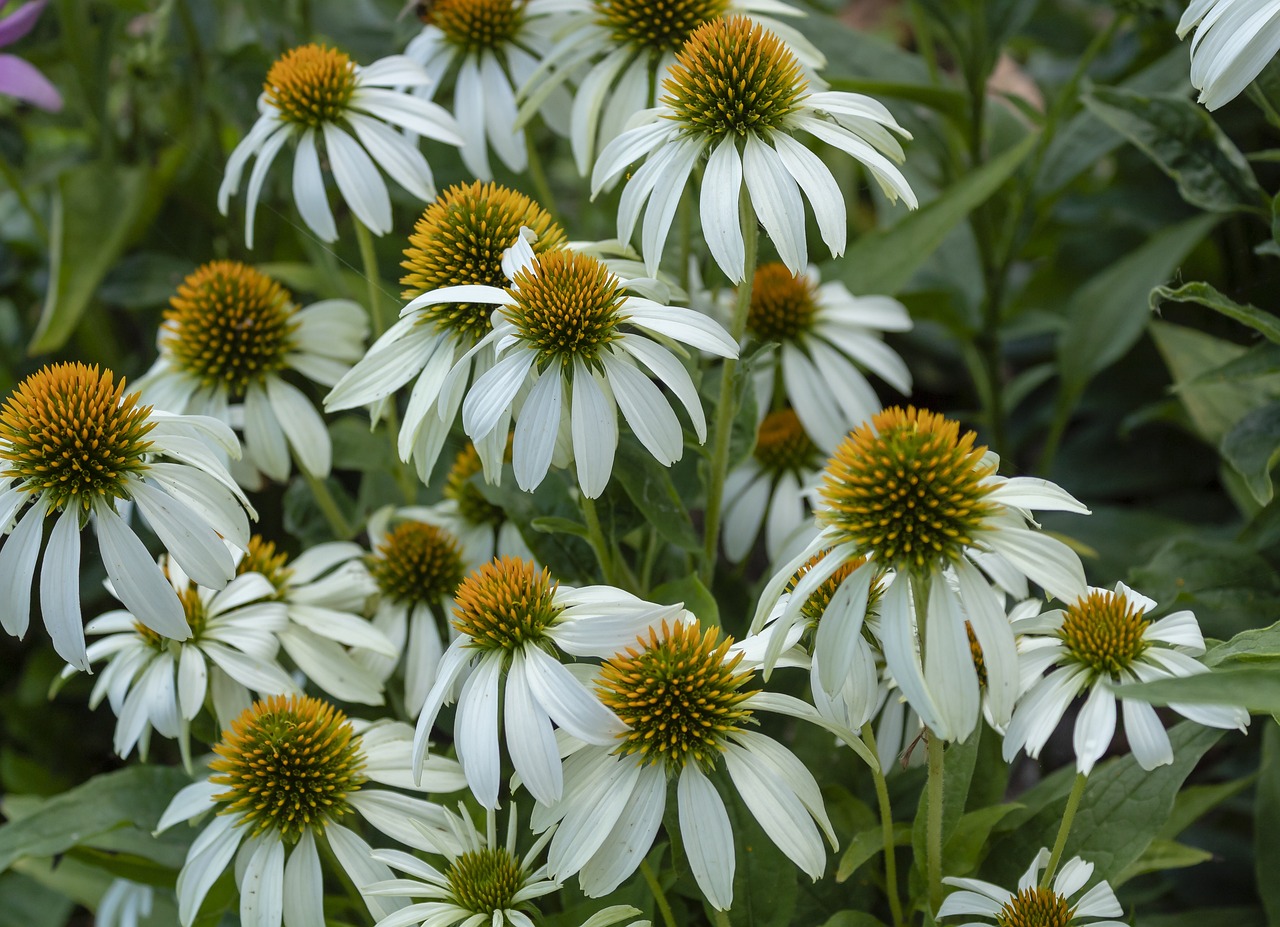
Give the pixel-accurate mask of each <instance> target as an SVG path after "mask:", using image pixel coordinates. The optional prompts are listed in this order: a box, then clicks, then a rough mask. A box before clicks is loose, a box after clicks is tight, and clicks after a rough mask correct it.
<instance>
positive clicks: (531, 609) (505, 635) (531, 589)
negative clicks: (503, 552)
mask: <svg viewBox="0 0 1280 927" xmlns="http://www.w3.org/2000/svg"><path fill="white" fill-rule="evenodd" d="M558 588H559V584H558V583H557V582H556V581H555V580H553V579H552V578H551V574H550V572H548V571H547V570H545V569H543V570H539V569H538V568H537V567H536V566H534V565H533V564H532V563H529V562H527V561H525V560H519V559H517V558H515V557H502V558H500V559H498V560H494V561H492V562H490V563H486V564H484V565H483V566H481V567H480V568H479V569H477V570H475V571H474V572H472V573H471V575H470V576H468V577H467V578H466V579H464V580H463V581H462V584H461V585H459V586H458V593H457V595H456V596H455V597H454V605H453V626H454V627H455V628H456V629H457V630H458V632H459V633H460V634H465V635H467V637H469V638H471V646H472V647H475V648H478V649H480V650H489V651H494V650H504V651H507V652H508V653H511V652H513V651H516V650H519V649H521V648H522V647H524V646H525V645H526V644H537V643H539V642H540V641H542V639H543V632H545V631H546V629H547V628H548V627H549V626H550V625H551V623H552V622H553V621H554V620H555V618H556V616H557V615H559V614H560V612H562V611H563V610H564V608H563V606H560V605H556V604H555V601H554V599H555V594H556V589H558Z"/></svg>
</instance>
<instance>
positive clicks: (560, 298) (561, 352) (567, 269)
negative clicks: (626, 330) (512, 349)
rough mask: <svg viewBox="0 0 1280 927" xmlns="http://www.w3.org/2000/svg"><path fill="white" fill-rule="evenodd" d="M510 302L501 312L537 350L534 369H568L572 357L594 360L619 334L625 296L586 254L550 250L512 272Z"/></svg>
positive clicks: (616, 279) (606, 271)
mask: <svg viewBox="0 0 1280 927" xmlns="http://www.w3.org/2000/svg"><path fill="white" fill-rule="evenodd" d="M507 292H508V293H509V294H510V295H511V298H512V299H513V300H514V301H515V305H513V306H507V307H506V308H505V309H504V310H503V311H504V312H505V313H506V315H507V318H508V319H510V320H511V323H512V324H513V325H515V327H516V331H517V332H518V334H519V337H520V338H521V339H522V340H524V341H525V342H526V343H527V344H528V345H529V346H530V347H531V348H532V349H533V350H534V351H536V352H537V358H538V359H537V365H538V370H539V371H542V370H545V369H546V368H547V367H549V366H551V365H553V364H559V365H560V366H561V367H562V368H568V367H570V366H571V365H572V364H573V361H574V359H575V358H579V359H581V360H582V361H583V362H585V363H586V364H588V365H594V364H597V363H598V361H597V358H598V356H599V354H600V351H601V350H602V349H603V348H604V347H605V346H606V345H608V344H609V343H610V342H611V341H614V340H615V339H617V338H618V336H619V332H618V325H619V323H620V322H621V321H622V314H621V312H622V304H623V301H624V300H625V298H626V297H625V296H624V294H623V292H622V287H621V284H620V282H619V280H618V278H617V277H615V276H614V275H613V274H612V273H610V271H609V269H608V268H607V267H605V266H604V264H602V263H601V262H600V261H598V260H596V259H595V258H593V257H591V256H589V255H585V254H574V253H572V252H569V251H553V252H551V253H550V254H545V255H543V256H542V257H541V258H540V259H539V260H538V261H537V262H536V263H535V264H533V265H532V266H530V267H527V268H525V269H524V270H522V271H520V272H519V273H518V274H516V277H515V279H514V280H513V281H512V283H511V286H510V287H509V288H508V289H507Z"/></svg>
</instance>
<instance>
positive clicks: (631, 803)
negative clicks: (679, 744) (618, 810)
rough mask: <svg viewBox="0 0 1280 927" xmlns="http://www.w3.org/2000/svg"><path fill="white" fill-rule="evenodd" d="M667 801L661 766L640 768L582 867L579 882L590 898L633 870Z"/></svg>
mask: <svg viewBox="0 0 1280 927" xmlns="http://www.w3.org/2000/svg"><path fill="white" fill-rule="evenodd" d="M666 803H667V778H666V775H665V773H664V772H663V771H662V767H661V766H649V767H646V768H644V769H642V770H640V774H639V776H638V777H637V779H636V785H635V788H634V789H633V790H632V791H631V795H630V797H629V799H628V801H627V806H626V807H625V808H624V809H623V810H622V814H620V815H619V816H618V820H617V822H616V823H615V824H614V826H613V829H612V830H611V831H610V832H609V834H608V837H607V838H606V840H605V845H604V846H603V847H601V849H600V852H599V853H597V854H596V855H595V856H593V857H592V858H591V860H590V862H588V864H587V865H585V866H583V867H582V873H581V875H580V876H579V879H578V881H579V883H580V884H581V885H582V890H583V892H585V893H586V894H587V896H588V897H590V898H600V897H602V896H604V895H607V894H609V893H610V892H612V891H613V890H614V889H615V888H617V887H618V886H619V885H620V884H621V883H622V880H623V879H625V878H626V877H627V876H629V875H631V873H633V872H635V871H636V868H637V867H638V866H639V865H640V861H641V860H642V859H644V857H645V854H646V853H648V852H649V849H650V848H651V847H652V846H653V838H654V836H655V835H656V834H657V833H658V827H659V825H661V823H662V812H663V810H664V809H665V807H666Z"/></svg>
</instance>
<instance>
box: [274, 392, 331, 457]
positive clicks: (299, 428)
mask: <svg viewBox="0 0 1280 927" xmlns="http://www.w3.org/2000/svg"><path fill="white" fill-rule="evenodd" d="M267 399H268V400H270V402H271V406H272V408H273V409H274V410H275V412H276V417H277V418H278V419H279V421H280V427H281V429H283V431H284V436H285V437H286V438H287V439H288V440H289V444H290V445H292V447H293V453H294V456H295V457H297V459H298V465H299V466H301V467H302V468H303V469H304V470H306V471H307V472H308V473H310V474H311V475H312V476H318V477H320V478H324V477H326V476H328V475H329V465H330V462H331V459H332V456H333V447H332V445H331V444H330V443H329V432H328V431H327V430H326V429H325V427H324V419H322V418H321V417H320V413H318V412H316V410H315V407H314V406H312V405H311V400H309V399H307V397H306V396H305V395H303V393H302V390H300V389H298V388H297V387H296V386H293V385H292V384H290V383H286V382H285V381H284V380H282V379H280V378H279V377H267Z"/></svg>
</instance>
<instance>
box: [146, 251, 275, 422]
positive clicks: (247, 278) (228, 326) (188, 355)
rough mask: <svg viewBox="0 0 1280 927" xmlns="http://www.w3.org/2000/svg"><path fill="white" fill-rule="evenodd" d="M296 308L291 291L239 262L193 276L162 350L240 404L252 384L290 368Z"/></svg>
mask: <svg viewBox="0 0 1280 927" xmlns="http://www.w3.org/2000/svg"><path fill="white" fill-rule="evenodd" d="M295 310H296V306H294V304H293V299H292V297H291V296H290V294H289V291H288V290H286V289H285V288H284V287H282V286H281V285H280V284H278V283H276V282H275V281H274V280H272V279H271V278H270V277H268V276H266V275H265V274H262V273H259V272H258V271H256V270H254V269H253V268H252V267H250V266H248V265H247V264H241V263H240V262H239V261H213V262H211V263H209V264H205V265H204V266H203V267H200V268H197V269H196V270H195V271H194V272H193V273H191V274H189V275H188V276H187V278H186V279H185V280H183V281H182V285H181V286H179V287H178V292H177V294H176V295H175V296H173V297H172V298H170V300H169V308H168V309H166V310H165V313H164V318H165V325H164V328H163V330H162V334H161V346H162V347H163V349H164V350H165V351H167V352H168V353H169V354H170V355H171V356H172V358H173V360H174V363H175V365H176V366H177V367H179V368H180V369H182V370H184V371H186V372H187V373H189V374H191V375H192V376H195V377H198V378H199V380H200V382H201V384H202V385H203V386H209V387H225V388H226V389H227V390H228V391H229V392H230V394H231V398H233V399H239V398H241V397H242V396H244V394H245V391H246V390H247V389H248V388H249V385H250V384H252V383H261V382H262V381H263V379H264V378H265V377H266V375H267V374H269V373H273V372H275V371H278V370H283V369H285V367H287V366H288V361H287V359H286V358H287V357H288V355H289V353H290V352H291V351H292V350H293V348H294V342H293V333H294V332H295V331H296V330H297V327H298V326H297V323H296V322H295V321H294V312H295Z"/></svg>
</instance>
